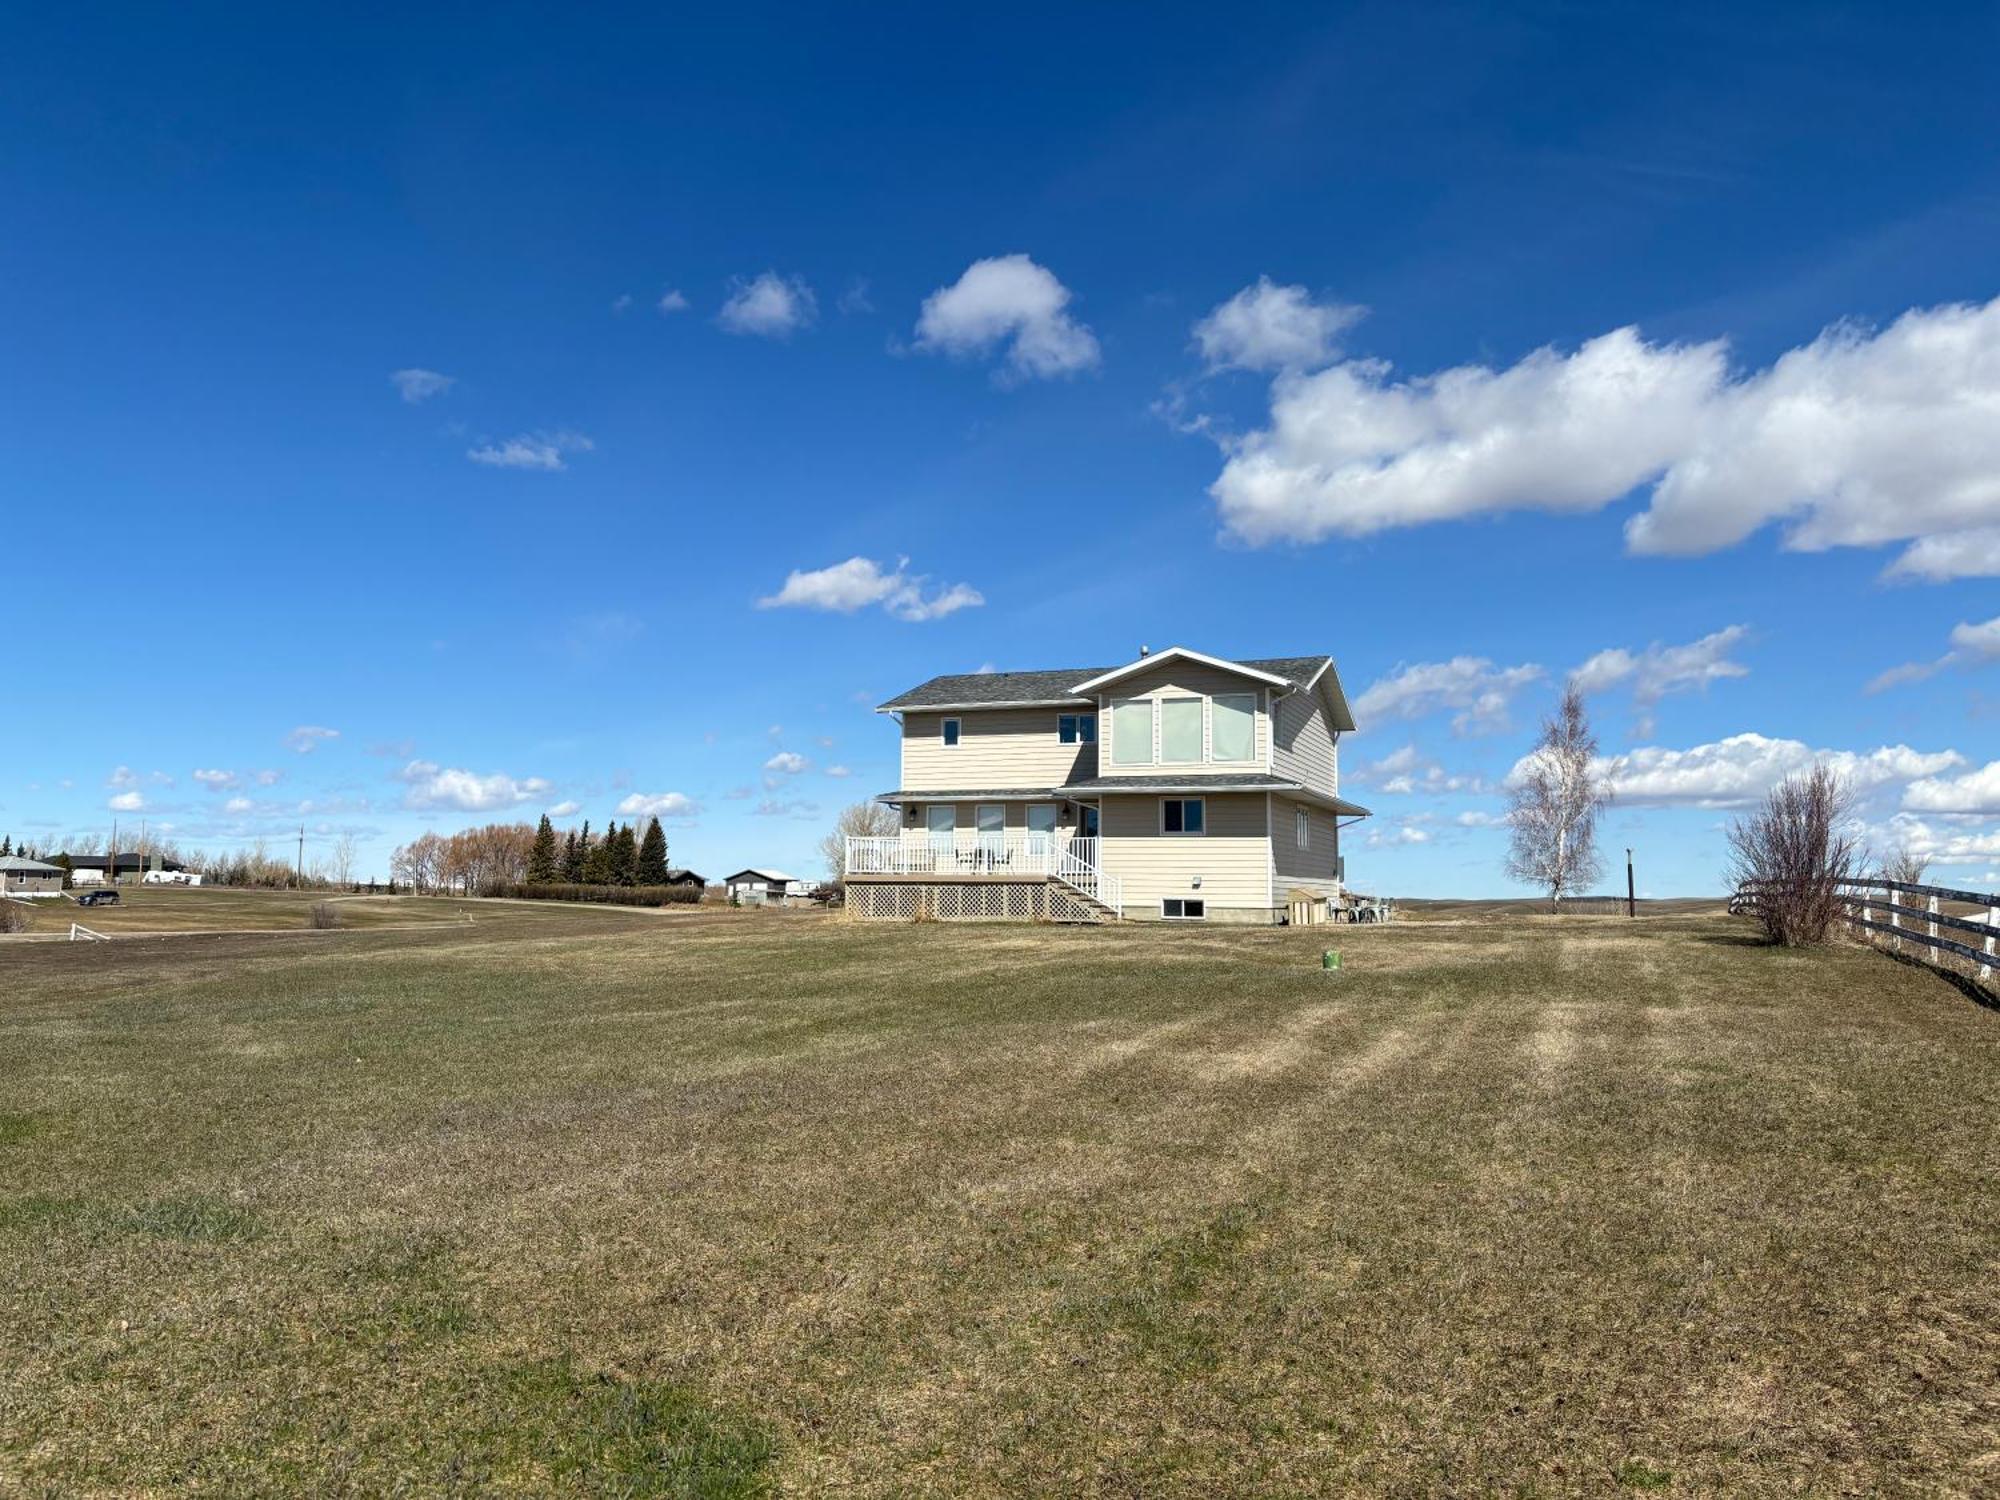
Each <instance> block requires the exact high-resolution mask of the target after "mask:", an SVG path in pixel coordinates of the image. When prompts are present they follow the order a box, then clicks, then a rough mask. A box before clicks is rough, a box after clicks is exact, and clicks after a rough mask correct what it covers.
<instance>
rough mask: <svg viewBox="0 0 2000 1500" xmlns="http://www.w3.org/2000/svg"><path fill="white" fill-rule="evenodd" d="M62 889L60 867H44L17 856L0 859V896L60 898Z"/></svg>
mask: <svg viewBox="0 0 2000 1500" xmlns="http://www.w3.org/2000/svg"><path fill="white" fill-rule="evenodd" d="M62 888H63V872H62V866H61V865H46V864H43V863H42V862H41V861H40V860H39V859H23V858H22V857H21V856H20V855H18V854H10V855H8V856H7V857H6V858H4V859H0V896H60V895H61V894H62Z"/></svg>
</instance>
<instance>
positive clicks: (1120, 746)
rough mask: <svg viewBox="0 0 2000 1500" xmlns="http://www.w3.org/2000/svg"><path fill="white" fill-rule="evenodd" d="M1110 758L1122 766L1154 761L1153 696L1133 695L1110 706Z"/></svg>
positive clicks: (1147, 763)
mask: <svg viewBox="0 0 2000 1500" xmlns="http://www.w3.org/2000/svg"><path fill="white" fill-rule="evenodd" d="M1111 760H1112V763H1113V764H1114V765H1120V766H1150V765H1151V764H1152V763H1153V700H1152V699H1151V698H1131V699H1127V700H1126V701H1125V702H1123V703H1116V704H1113V705H1112V707H1111Z"/></svg>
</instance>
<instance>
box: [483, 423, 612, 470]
mask: <svg viewBox="0 0 2000 1500" xmlns="http://www.w3.org/2000/svg"><path fill="white" fill-rule="evenodd" d="M596 446H597V444H595V443H593V442H592V441H591V440H590V439H589V438H587V437H585V436H584V435H583V434H582V433H580V432H571V431H569V430H567V429H562V430H559V431H556V432H524V433H521V434H519V435H518V436H516V437H510V438H506V439H503V440H502V441H500V442H488V443H481V444H480V445H479V446H478V447H476V448H468V449H466V450H465V456H466V457H467V458H469V459H471V460H472V461H473V462H474V463H476V464H485V465H486V466H487V467H488V468H491V469H539V470H541V471H543V472H545V473H553V472H554V471H555V470H558V469H563V468H567V467H568V465H566V464H565V463H564V462H563V455H564V454H566V453H589V452H590V451H591V450H592V449H594V448H595V447H596Z"/></svg>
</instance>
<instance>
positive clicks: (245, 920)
mask: <svg viewBox="0 0 2000 1500" xmlns="http://www.w3.org/2000/svg"><path fill="white" fill-rule="evenodd" d="M322 902H327V903H330V904H331V905H332V906H333V907H334V909H335V910H336V911H337V912H338V913H339V919H340V925H341V926H342V927H403V926H419V925H431V924H435V923H442V922H456V923H459V924H461V925H463V924H464V923H466V922H472V923H474V924H477V923H480V922H487V923H497V922H504V923H506V924H507V925H508V926H510V927H516V928H523V927H529V928H536V929H540V928H542V927H543V926H545V925H547V924H549V923H554V924H555V926H556V927H557V928H560V929H563V930H568V931H575V930H577V929H576V928H575V927H574V925H573V924H571V923H570V922H568V921H567V920H566V919H565V918H564V916H563V915H562V914H561V913H554V914H552V913H550V912H549V911H548V910H547V909H546V907H545V906H528V907H523V906H521V905H519V904H518V903H514V902H503V903H496V902H490V901H469V900H461V899H455V898H453V897H449V896H421V897H414V896H350V895H330V894H328V893H327V892H325V891H259V890H238V889H233V888H231V887H228V886H173V885H121V886H120V887H119V888H118V904H117V905H116V906H78V905H77V904H76V903H75V902H74V901H57V900H50V899H46V898H44V899H39V900H36V901H32V902H22V901H13V902H9V903H8V905H9V906H10V908H11V909H12V910H15V911H18V912H23V913H25V914H26V915H27V918H28V925H27V928H26V930H27V931H28V932H31V933H66V932H68V931H69V928H70V924H71V923H72V922H80V923H82V924H83V925H84V926H85V927H88V928H90V929H91V930H92V931H93V932H102V933H105V934H106V935H114V934H127V933H138V932H284V931H294V932H299V931H304V930H306V929H307V928H308V927H309V926H310V925H311V924H310V923H309V922H308V920H307V918H308V917H309V916H310V914H311V912H312V909H313V907H315V906H317V905H319V904H320V903H322ZM680 910H681V911H683V912H684V911H685V909H684V908H683V909H680ZM592 911H593V912H597V913H609V916H610V918H611V919H612V920H617V919H624V921H625V923H626V924H627V925H629V922H630V920H631V919H632V918H633V917H634V916H639V915H644V916H647V917H650V916H653V915H655V913H654V912H646V913H643V914H641V913H640V912H639V910H638V909H637V908H628V907H594V908H592Z"/></svg>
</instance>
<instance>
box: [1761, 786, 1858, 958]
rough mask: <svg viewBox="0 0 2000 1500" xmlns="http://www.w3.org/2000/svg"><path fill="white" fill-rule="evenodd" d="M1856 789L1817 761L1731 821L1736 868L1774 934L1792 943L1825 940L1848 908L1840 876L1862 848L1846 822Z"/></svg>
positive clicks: (1850, 872)
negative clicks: (1844, 907) (1843, 906)
mask: <svg viewBox="0 0 2000 1500" xmlns="http://www.w3.org/2000/svg"><path fill="white" fill-rule="evenodd" d="M1853 809H1854V795H1853V793H1852V792H1851V791H1850V790H1849V789H1848V787H1847V785H1846V784H1845V783H1844V782H1842V781H1841V779H1840V777H1839V776H1837V775H1836V774H1834V771H1833V768H1832V767H1830V766H1827V765H1824V764H1821V765H1817V766H1814V767H1813V768H1812V769H1811V770H1810V771H1807V772H1804V773H1802V774H1801V775H1798V776H1791V777H1787V778H1786V779H1785V780H1784V781H1782V782H1780V783H1779V784H1778V785H1777V786H1775V787H1773V788H1772V789H1771V794H1770V795H1769V796H1768V797H1766V798H1765V799H1764V805H1763V806H1762V807H1761V808H1759V809H1758V810H1757V811H1756V812H1754V813H1752V814H1750V815H1749V816H1748V817H1744V818H1739V819H1737V820H1736V821H1735V822H1734V823H1732V824H1731V825H1730V828H1729V847H1730V851H1731V855H1732V858H1731V861H1730V875H1731V877H1732V879H1733V880H1734V882H1735V884H1736V885H1737V887H1738V888H1739V889H1741V888H1745V887H1747V888H1749V889H1750V890H1751V891H1752V892H1754V894H1755V897H1756V901H1755V904H1754V906H1753V907H1752V908H1751V911H1752V913H1753V914H1754V915H1755V916H1756V918H1757V920H1758V922H1759V923H1761V924H1762V925H1763V928H1764V931H1765V932H1766V933H1768V934H1769V935H1770V938H1771V941H1772V942H1774V943H1781V944H1783V945H1784V946H1785V947H1787V948H1801V947H1806V946H1808V945H1810V944H1814V943H1823V942H1825V941H1826V940H1827V937H1828V935H1829V934H1830V933H1831V932H1832V931H1833V930H1834V926H1835V924H1836V923H1837V922H1838V921H1839V919H1840V915H1841V899H1840V882H1842V881H1844V880H1848V879H1851V878H1852V877H1853V875H1854V873H1855V870H1856V867H1857V865H1858V863H1859V851H1858V849H1857V846H1856V844H1855V841H1854V838H1853V836H1852V835H1851V834H1849V833H1847V832H1845V831H1844V829H1843V825H1844V824H1845V823H1846V822H1847V821H1848V817H1849V814H1850V813H1851V812H1852V811H1853Z"/></svg>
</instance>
